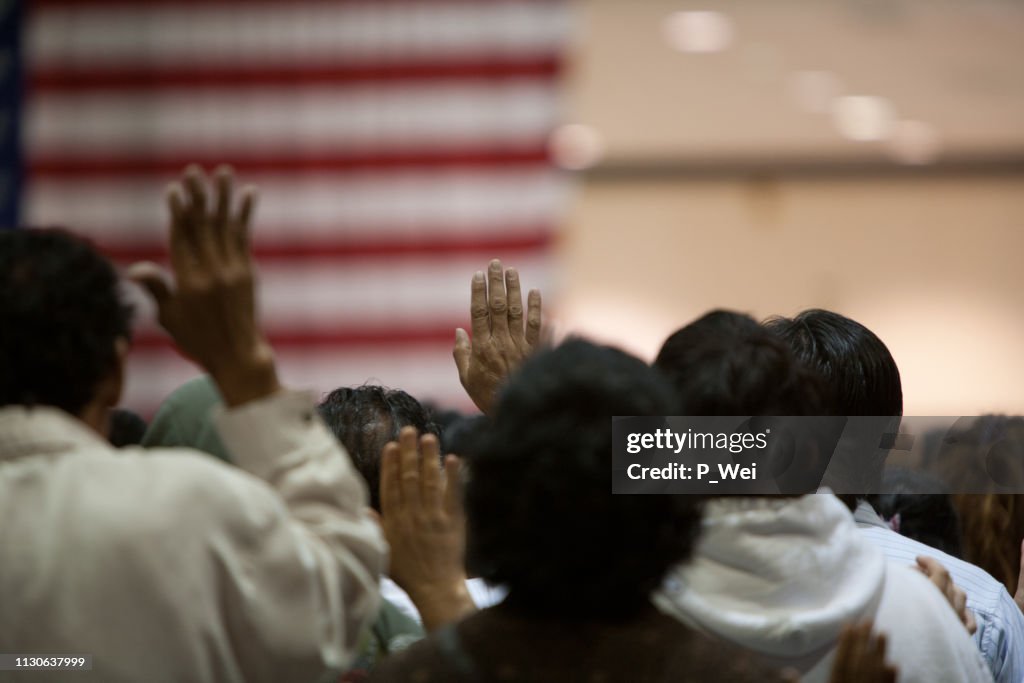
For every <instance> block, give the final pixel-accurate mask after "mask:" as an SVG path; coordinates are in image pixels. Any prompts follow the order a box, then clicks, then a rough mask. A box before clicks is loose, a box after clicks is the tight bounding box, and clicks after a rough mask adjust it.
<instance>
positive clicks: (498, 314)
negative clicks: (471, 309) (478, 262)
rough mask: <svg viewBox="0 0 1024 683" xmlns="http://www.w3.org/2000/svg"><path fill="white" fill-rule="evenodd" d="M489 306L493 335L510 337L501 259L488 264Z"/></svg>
mask: <svg viewBox="0 0 1024 683" xmlns="http://www.w3.org/2000/svg"><path fill="white" fill-rule="evenodd" d="M487 308H488V310H489V311H490V314H491V335H492V336H494V337H498V338H500V339H506V338H508V297H507V295H506V294H505V277H504V275H503V271H502V269H501V261H499V260H498V259H494V260H492V261H491V263H490V265H488V266H487Z"/></svg>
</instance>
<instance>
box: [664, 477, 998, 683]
mask: <svg viewBox="0 0 1024 683" xmlns="http://www.w3.org/2000/svg"><path fill="white" fill-rule="evenodd" d="M654 600H655V604H656V605H658V607H659V608H660V609H661V610H662V611H664V612H665V613H666V614H669V615H671V616H674V617H676V618H678V619H680V620H681V621H683V622H684V623H686V624H689V625H690V626H693V627H695V628H697V629H700V630H702V631H704V632H706V633H708V634H710V635H713V636H717V637H719V638H722V639H723V640H727V641H729V642H731V643H735V644H737V645H739V646H741V647H744V648H747V649H750V650H753V651H755V652H758V653H761V654H762V655H764V656H765V657H766V659H767V660H768V661H769V662H770V663H774V664H775V665H777V666H779V667H780V668H782V667H793V668H795V669H797V670H798V671H799V672H800V673H801V675H802V678H801V681H802V683H815V682H817V681H820V682H822V683H825V682H827V681H828V678H829V674H830V671H831V668H832V659H833V657H834V654H835V647H836V641H837V639H838V637H839V633H840V631H841V629H842V627H843V625H844V624H846V623H849V622H860V621H864V620H867V619H871V620H873V621H874V623H875V630H877V631H881V632H883V633H885V634H886V636H887V637H888V651H887V659H888V660H889V661H890V662H891V663H893V664H896V665H897V666H899V669H900V677H899V680H900V683H975V682H978V683H983V682H988V681H991V680H992V676H991V674H990V673H989V671H988V668H987V666H986V665H985V663H984V660H983V659H982V658H981V655H980V654H979V652H978V650H977V647H976V646H975V645H974V643H973V641H972V640H971V638H970V637H969V636H968V634H967V631H966V629H964V627H963V626H962V625H961V623H960V621H959V619H958V618H957V616H956V614H955V613H954V611H953V609H952V608H951V607H950V606H949V604H948V603H947V602H946V600H945V598H944V597H943V596H942V594H941V593H940V592H939V591H938V590H936V589H935V587H934V586H933V585H932V584H931V582H929V581H928V579H926V578H925V577H924V575H922V574H921V573H920V572H918V571H916V570H915V569H912V568H910V567H905V566H902V565H898V564H887V563H886V561H885V559H884V558H883V556H882V554H881V552H880V551H879V550H878V549H877V548H875V547H874V546H873V545H872V544H871V543H870V542H869V541H868V540H867V539H865V538H864V537H863V535H862V534H860V533H859V532H858V530H857V526H856V524H855V523H854V521H853V518H852V516H851V515H850V512H849V510H847V509H846V507H845V506H843V504H842V503H841V502H840V501H839V499H837V498H836V497H835V496H832V495H830V494H816V495H809V496H803V497H801V498H720V499H715V500H712V501H711V502H709V503H708V504H707V506H706V508H705V511H704V522H703V530H702V535H701V539H700V541H699V543H698V544H697V549H696V553H695V554H694V557H693V559H692V560H691V561H690V562H688V563H685V564H683V565H680V566H678V567H676V568H675V569H673V570H672V572H671V573H670V574H669V577H668V579H667V580H666V582H665V586H664V588H663V589H661V590H660V591H658V593H657V594H656V595H655V598H654Z"/></svg>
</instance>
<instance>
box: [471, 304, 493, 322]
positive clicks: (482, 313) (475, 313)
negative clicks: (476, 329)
mask: <svg viewBox="0 0 1024 683" xmlns="http://www.w3.org/2000/svg"><path fill="white" fill-rule="evenodd" d="M469 315H470V317H471V318H473V320H480V319H483V318H486V317H487V316H488V310H487V306H484V305H482V304H480V305H474V306H471V307H470V309H469Z"/></svg>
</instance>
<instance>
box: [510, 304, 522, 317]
mask: <svg viewBox="0 0 1024 683" xmlns="http://www.w3.org/2000/svg"><path fill="white" fill-rule="evenodd" d="M508 315H509V317H510V318H522V317H523V307H522V306H520V305H518V304H512V305H511V306H509V307H508Z"/></svg>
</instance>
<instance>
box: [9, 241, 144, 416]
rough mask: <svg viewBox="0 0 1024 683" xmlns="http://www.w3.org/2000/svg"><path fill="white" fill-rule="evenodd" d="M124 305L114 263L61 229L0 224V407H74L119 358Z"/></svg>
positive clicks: (125, 332) (125, 324) (126, 316)
mask: <svg viewBox="0 0 1024 683" xmlns="http://www.w3.org/2000/svg"><path fill="white" fill-rule="evenodd" d="M131 320H132V309H131V307H130V306H128V305H127V304H126V303H125V302H124V301H123V299H122V296H121V292H120V290H119V286H118V278H117V273H116V272H115V271H114V267H113V266H112V265H111V264H110V262H109V261H107V260H106V259H105V258H104V257H103V256H101V255H100V254H99V252H98V251H97V250H96V249H95V248H94V247H93V246H92V245H91V244H90V243H89V242H87V241H85V240H83V239H81V238H79V237H75V236H73V235H71V234H70V233H68V232H65V231H62V230H0V358H3V364H4V369H3V372H0V406H3V405H47V406H55V407H57V408H61V409H63V410H65V411H67V412H69V413H71V414H72V415H77V414H79V413H80V412H81V411H82V409H83V408H85V406H86V405H88V404H89V402H90V401H91V400H93V398H94V396H95V395H96V391H97V389H98V386H99V384H100V382H101V381H102V380H103V379H104V378H106V377H109V376H110V374H111V373H112V372H114V371H115V370H116V368H117V364H118V362H119V360H118V356H117V351H116V342H117V339H118V338H124V339H126V340H127V339H129V338H130V336H131Z"/></svg>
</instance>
